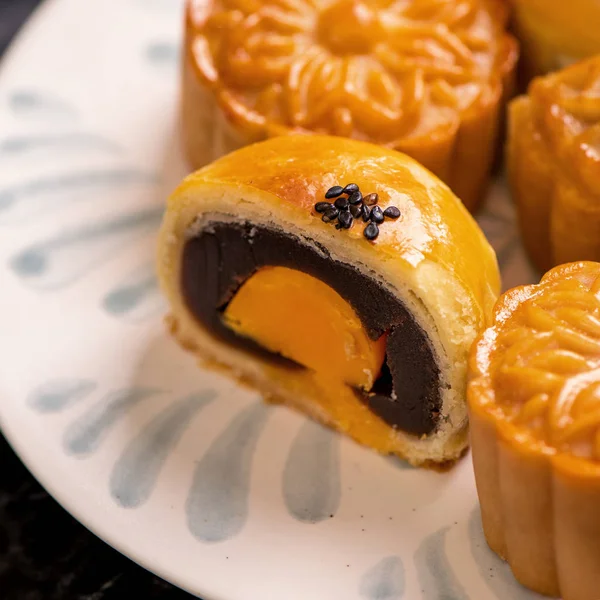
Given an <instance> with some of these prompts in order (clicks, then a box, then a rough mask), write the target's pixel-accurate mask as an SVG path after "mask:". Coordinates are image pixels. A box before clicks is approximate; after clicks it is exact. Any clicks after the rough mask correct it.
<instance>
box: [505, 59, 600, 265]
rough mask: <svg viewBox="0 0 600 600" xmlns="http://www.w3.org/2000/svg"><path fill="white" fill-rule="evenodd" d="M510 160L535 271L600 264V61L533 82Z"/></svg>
mask: <svg viewBox="0 0 600 600" xmlns="http://www.w3.org/2000/svg"><path fill="white" fill-rule="evenodd" d="M507 158H508V170H509V176H510V184H511V188H512V192H513V195H514V197H515V200H516V203H517V207H518V210H519V219H520V225H521V231H522V234H523V238H524V242H525V246H526V248H527V250H528V252H529V254H530V256H531V257H532V259H533V261H534V262H535V264H536V265H537V266H538V267H539V268H540V269H542V270H545V269H547V268H550V267H552V266H555V265H557V264H561V263H565V262H572V261H575V260H600V236H598V231H600V56H597V57H593V58H590V59H587V60H585V61H582V62H580V63H577V64H576V65H573V66H571V67H568V68H567V69H564V70H563V71H560V72H557V73H554V74H552V75H548V76H546V77H543V78H538V79H536V80H534V81H533V83H532V84H531V85H530V88H529V93H528V95H527V96H524V97H520V98H517V99H516V100H514V101H513V103H512V104H511V106H510V110H509V142H508V154H507Z"/></svg>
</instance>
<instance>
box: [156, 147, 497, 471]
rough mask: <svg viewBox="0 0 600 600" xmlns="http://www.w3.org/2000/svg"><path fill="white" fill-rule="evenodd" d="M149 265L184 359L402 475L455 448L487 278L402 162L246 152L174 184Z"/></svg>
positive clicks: (478, 239)
mask: <svg viewBox="0 0 600 600" xmlns="http://www.w3.org/2000/svg"><path fill="white" fill-rule="evenodd" d="M158 252H159V255H158V271H159V276H160V281H161V284H162V288H163V289H164V291H165V293H166V295H167V298H168V301H169V303H170V309H171V317H170V323H171V328H172V331H173V333H174V335H175V337H176V338H177V339H178V340H179V342H180V343H181V344H182V345H183V346H184V347H186V348H188V349H190V350H191V351H192V352H193V353H194V354H195V355H196V356H197V357H198V359H200V361H202V362H204V363H207V364H209V365H213V366H219V367H222V368H225V369H227V370H228V371H229V372H230V373H231V374H232V375H233V376H234V377H235V378H237V379H238V380H240V381H243V382H246V383H249V384H250V385H252V386H253V387H255V388H257V389H258V390H260V391H261V392H262V393H263V395H264V396H265V398H266V399H267V400H271V401H276V402H282V403H284V404H287V405H288V406H291V407H293V408H296V409H298V410H300V411H302V412H304V413H306V414H307V415H309V416H311V417H312V418H314V419H316V420H317V421H320V422H321V423H324V424H326V425H329V426H331V427H333V428H335V429H337V430H339V431H341V432H343V433H345V434H347V435H349V436H350V437H352V438H353V439H355V440H356V441H358V442H360V443H361V444H364V445H366V446H369V447H371V448H373V449H375V450H377V451H379V452H381V453H384V454H396V455H398V456H402V457H404V458H406V459H407V460H409V461H410V462H411V463H413V464H416V465H421V464H430V465H432V464H434V463H436V464H438V463H445V462H451V461H454V460H456V459H457V458H458V457H459V456H460V455H461V453H462V452H463V451H464V449H465V447H466V445H467V437H468V436H467V408H466V372H467V361H468V351H469V348H470V345H471V343H472V342H473V340H474V339H475V337H476V336H477V334H478V333H479V332H480V331H481V330H482V329H483V328H484V327H485V326H486V324H487V323H488V318H489V317H490V316H491V309H492V307H493V304H494V302H495V299H496V297H497V294H498V290H499V274H498V268H497V264H496V258H495V254H494V252H493V250H492V249H491V247H490V246H489V244H488V243H487V241H486V239H485V238H484V236H483V234H482V233H481V231H480V229H479V228H478V226H477V224H476V223H475V221H474V220H473V219H472V217H471V216H470V214H469V213H468V211H467V210H466V209H465V208H464V206H463V205H462V203H461V202H460V201H459V200H458V199H457V198H456V197H455V196H454V194H452V192H451V191H450V189H449V188H448V187H447V186H446V185H445V184H443V183H442V182H441V181H439V180H438V179H437V178H436V177H434V176H433V175H432V174H431V173H430V172H428V171H427V170H426V169H424V168H423V167H421V166H420V165H419V164H418V163H417V162H416V161H414V160H413V159H411V158H409V157H407V156H405V155H403V154H400V153H398V152H396V151H393V150H389V149H386V148H382V147H380V146H376V145H373V144H369V143H366V142H360V141H355V140H345V141H344V142H343V143H340V140H339V138H336V137H328V136H320V135H311V136H303V135H298V136H282V137H277V138H273V139H270V140H267V141H264V142H260V143H257V144H255V145H251V146H247V147H245V148H243V149H240V150H238V151H236V152H233V153H232V154H229V155H227V156H225V157H222V158H220V159H218V160H217V161H216V162H214V163H212V164H211V165H209V166H206V167H204V168H203V169H201V170H199V171H197V172H196V173H194V174H192V175H190V176H189V177H188V178H186V179H185V180H184V181H183V182H182V183H181V185H180V186H179V187H178V189H177V190H176V191H175V192H174V193H173V195H172V196H171V198H170V200H169V202H168V206H167V210H166V214H165V217H164V222H163V225H162V230H161V234H160V238H159V245H158Z"/></svg>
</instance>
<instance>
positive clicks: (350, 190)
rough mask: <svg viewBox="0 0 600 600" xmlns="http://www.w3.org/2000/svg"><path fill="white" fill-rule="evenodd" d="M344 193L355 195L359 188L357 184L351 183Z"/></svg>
mask: <svg viewBox="0 0 600 600" xmlns="http://www.w3.org/2000/svg"><path fill="white" fill-rule="evenodd" d="M342 192H343V193H344V194H353V193H354V192H358V186H357V185H356V184H355V183H349V184H348V185H347V186H346V187H345V188H344V189H343V190H342Z"/></svg>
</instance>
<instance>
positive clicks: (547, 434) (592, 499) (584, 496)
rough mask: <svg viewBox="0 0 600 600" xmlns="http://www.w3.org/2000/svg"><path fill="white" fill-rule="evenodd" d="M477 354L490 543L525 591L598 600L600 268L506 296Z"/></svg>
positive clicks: (475, 438) (578, 269)
mask: <svg viewBox="0 0 600 600" xmlns="http://www.w3.org/2000/svg"><path fill="white" fill-rule="evenodd" d="M494 313H495V314H494V324H493V326H492V327H491V328H489V329H487V330H486V331H485V332H484V333H483V335H482V336H481V337H480V338H479V340H478V341H477V343H476V344H475V345H474V347H473V351H472V355H471V360H470V375H469V378H470V381H469V386H468V401H469V411H470V418H471V436H472V442H471V443H472V452H473V464H474V467H475V478H476V482H477V491H478V494H479V500H480V503H481V514H482V518H483V528H484V531H485V536H486V538H487V541H488V543H489V545H490V547H491V548H492V549H493V550H494V551H495V552H497V553H498V554H499V555H500V556H501V557H503V558H505V559H506V560H507V561H508V562H509V564H510V566H511V568H512V570H513V573H514V575H515V577H516V578H517V579H518V580H519V581H520V582H521V583H522V584H523V585H525V586H528V587H530V588H532V589H533V590H535V591H537V592H540V593H542V594H547V595H550V596H560V597H561V598H563V600H596V599H597V598H598V597H599V593H600V509H599V507H600V264H599V263H595V262H576V263H570V264H566V265H561V266H559V267H556V268H554V269H552V270H551V271H550V272H548V273H547V274H546V275H545V276H544V277H543V278H542V280H541V282H540V283H539V284H538V285H529V286H524V287H518V288H515V289H513V290H510V291H508V292H507V293H506V294H504V295H503V296H502V297H501V298H500V300H499V301H498V304H497V305H496V308H495V311H494Z"/></svg>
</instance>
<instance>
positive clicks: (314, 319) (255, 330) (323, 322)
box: [224, 267, 386, 391]
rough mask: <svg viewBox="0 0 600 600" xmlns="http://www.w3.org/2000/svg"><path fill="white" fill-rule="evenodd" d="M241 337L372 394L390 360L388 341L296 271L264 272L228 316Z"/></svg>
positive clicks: (248, 284)
mask: <svg viewBox="0 0 600 600" xmlns="http://www.w3.org/2000/svg"><path fill="white" fill-rule="evenodd" d="M224 317H225V322H226V324H227V326H228V327H230V328H231V329H232V330H233V331H235V332H236V333H238V334H240V335H243V336H245V337H248V338H252V339H253V340H255V341H256V342H258V343H259V344H260V345H261V346H263V347H264V348H267V349H268V350H270V351H272V352H276V353H278V354H281V355H282V356H285V357H286V358H290V359H292V360H293V361H295V362H297V363H299V364H301V365H303V366H305V367H307V368H308V369H312V370H313V371H315V372H316V373H317V374H318V375H325V376H327V377H328V378H329V379H330V381H331V382H334V381H339V382H340V383H346V384H348V385H350V386H352V387H359V388H362V389H364V390H367V391H368V390H370V389H371V387H372V385H373V383H374V381H375V380H376V379H377V377H378V376H379V374H380V372H381V367H382V365H383V361H384V360H385V341H386V339H385V338H386V335H385V334H384V335H382V336H381V337H380V338H379V339H378V340H376V341H373V340H371V339H370V338H369V336H368V335H367V332H366V331H365V328H364V327H363V325H362V323H361V321H360V319H359V318H358V316H357V314H356V312H355V311H354V309H353V308H352V306H350V304H349V303H348V302H346V300H344V299H343V298H342V297H341V296H340V295H339V294H338V293H337V292H336V291H335V290H334V289H333V288H331V287H330V286H328V285H327V284H326V283H324V282H323V281H321V280H320V279H317V278H315V277H312V276H311V275H307V274H306V273H303V272H301V271H297V270H296V269H289V268H287V267H263V268H261V269H260V270H259V271H257V272H256V273H255V274H254V275H252V277H250V278H249V279H248V280H247V281H246V282H245V283H244V284H243V285H242V286H241V287H240V289H239V290H238V292H237V294H236V295H235V296H234V297H233V299H232V300H231V302H230V303H229V305H228V306H227V308H226V310H225V314H224Z"/></svg>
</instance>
